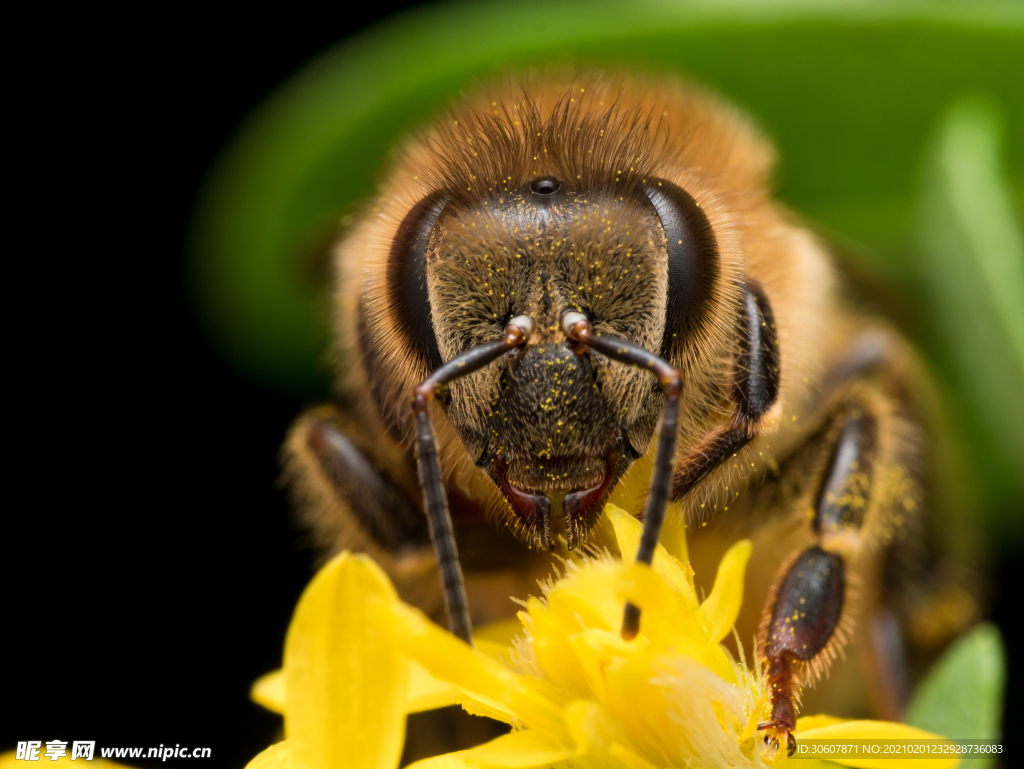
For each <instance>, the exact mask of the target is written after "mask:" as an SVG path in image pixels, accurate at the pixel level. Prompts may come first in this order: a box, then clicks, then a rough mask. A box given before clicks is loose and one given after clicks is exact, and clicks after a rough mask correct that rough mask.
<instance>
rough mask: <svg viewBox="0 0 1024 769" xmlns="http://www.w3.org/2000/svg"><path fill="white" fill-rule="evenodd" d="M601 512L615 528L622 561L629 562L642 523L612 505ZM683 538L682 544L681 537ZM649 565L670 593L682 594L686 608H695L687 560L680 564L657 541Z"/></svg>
mask: <svg viewBox="0 0 1024 769" xmlns="http://www.w3.org/2000/svg"><path fill="white" fill-rule="evenodd" d="M604 511H605V515H607V516H608V519H609V520H610V521H611V522H612V526H614V527H615V539H616V541H617V542H618V543H619V552H620V553H621V554H622V560H623V561H624V562H625V563H632V562H633V561H634V560H636V551H637V548H638V547H639V545H640V535H641V533H642V532H643V528H644V527H643V524H642V523H640V521H638V520H637V519H636V518H634V517H633V516H631V515H630V514H629V513H627V512H626V511H625V510H623V509H622V508H619V507H615V505H607V506H605V509H604ZM683 541H684V543H685V537H684V540H683ZM651 568H653V569H654V571H655V573H656V574H659V575H660V576H661V577H662V578H663V579H664V580H665V581H666V582H667V583H668V585H669V587H670V588H671V589H672V590H673V591H674V592H676V593H678V594H679V595H681V596H682V597H683V600H684V601H685V603H686V605H687V606H688V607H689V608H691V609H696V608H697V592H696V591H695V590H694V588H693V569H692V568H690V565H689V564H688V563H686V562H685V561H684V562H683V563H680V562H679V561H677V560H676V559H675V558H674V557H672V555H670V554H669V552H668V551H667V550H666V549H665V547H664V546H663V545H661V544H659V545H658V547H657V549H656V550H655V551H654V560H653V561H652V562H651Z"/></svg>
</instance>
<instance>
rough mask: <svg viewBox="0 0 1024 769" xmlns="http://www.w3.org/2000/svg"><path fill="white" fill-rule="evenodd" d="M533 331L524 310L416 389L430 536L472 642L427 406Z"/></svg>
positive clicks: (455, 614)
mask: <svg viewBox="0 0 1024 769" xmlns="http://www.w3.org/2000/svg"><path fill="white" fill-rule="evenodd" d="M532 333H533V321H532V320H531V319H530V318H529V317H527V316H525V315H518V316H516V317H515V318H512V320H510V321H509V323H508V325H507V326H506V327H505V334H504V336H503V337H502V338H501V339H495V340H494V341H491V342H485V343H484V344H481V345H477V346H476V347H471V348H470V349H468V350H465V351H464V352H461V353H459V354H458V355H456V356H455V357H454V358H452V359H451V360H450V361H448V362H447V363H445V364H444V365H442V366H441V367H440V368H438V369H436V370H435V371H434V372H433V373H432V374H431V375H430V376H428V377H427V378H426V379H425V380H423V382H421V383H420V384H419V385H417V386H416V389H415V390H414V391H413V392H414V395H413V411H414V412H415V413H416V457H417V459H418V462H417V465H418V470H419V477H420V486H421V487H422V488H423V504H424V506H425V507H426V509H427V521H428V522H429V524H430V539H431V540H432V541H433V543H434V557H435V559H436V560H437V569H438V571H439V572H440V574H441V587H442V589H443V590H444V603H445V608H446V609H447V611H448V627H449V629H450V630H451V632H452V635H455V636H457V637H459V638H461V639H462V640H463V641H465V642H466V643H468V644H470V645H472V643H473V623H472V622H471V621H470V618H469V603H468V601H467V600H466V585H465V582H464V580H463V577H462V567H461V566H460V565H459V551H458V549H457V548H456V546H455V534H454V533H453V531H452V518H451V514H450V513H449V512H448V497H447V496H446V495H445V491H444V481H443V479H442V477H441V465H440V462H439V461H438V458H437V441H436V440H435V438H434V430H433V428H432V427H431V425H430V417H429V415H428V414H427V406H428V405H429V403H430V401H431V400H433V398H434V395H435V394H436V393H437V388H438V387H441V386H443V385H446V384H448V383H449V382H451V381H453V380H455V379H459V378H460V377H464V376H466V375H467V374H472V373H473V372H474V371H479V370H480V369H482V368H483V367H484V366H486V365H488V364H489V363H492V362H494V361H495V360H497V359H498V358H500V357H501V356H502V355H504V354H505V353H506V352H510V351H512V350H514V349H516V348H518V347H521V346H522V345H524V344H526V342H527V340H528V339H529V338H530V334H532Z"/></svg>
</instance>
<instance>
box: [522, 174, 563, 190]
mask: <svg viewBox="0 0 1024 769" xmlns="http://www.w3.org/2000/svg"><path fill="white" fill-rule="evenodd" d="M560 189H562V182H561V181H559V180H558V179H556V178H555V177H554V176H538V177H537V178H536V179H534V180H533V181H531V182H530V192H532V193H533V194H534V195H554V194H555V193H556V192H558V191H559V190H560Z"/></svg>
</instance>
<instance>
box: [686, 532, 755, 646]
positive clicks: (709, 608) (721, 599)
mask: <svg viewBox="0 0 1024 769" xmlns="http://www.w3.org/2000/svg"><path fill="white" fill-rule="evenodd" d="M753 549H754V545H753V543H751V541H750V540H749V539H743V540H740V541H739V542H737V543H736V544H735V545H733V546H732V547H730V548H729V550H728V552H726V554H725V556H724V557H723V558H722V561H721V563H719V564H718V574H717V575H716V576H715V586H714V587H713V588H711V595H709V596H708V597H707V600H706V601H704V603H702V604H701V605H700V609H699V610H698V611H697V616H698V617H699V618H700V624H701V625H702V626H703V627H704V630H705V631H707V634H708V638H710V639H711V641H712V643H719V642H720V641H721V640H722V639H723V638H725V637H726V636H727V635H729V631H731V630H732V626H733V625H735V624H736V617H737V616H739V613H740V605H741V604H742V603H743V575H744V573H745V572H746V570H747V561H749V560H750V553H751V551H753Z"/></svg>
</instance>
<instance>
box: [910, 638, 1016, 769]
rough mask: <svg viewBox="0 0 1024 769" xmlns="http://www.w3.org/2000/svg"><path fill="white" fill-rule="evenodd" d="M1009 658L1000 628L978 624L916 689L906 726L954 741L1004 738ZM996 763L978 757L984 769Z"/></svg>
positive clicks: (977, 765) (979, 765) (975, 764)
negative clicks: (1003, 713) (1001, 736)
mask: <svg viewBox="0 0 1024 769" xmlns="http://www.w3.org/2000/svg"><path fill="white" fill-rule="evenodd" d="M1005 682H1006V654H1005V652H1004V650H1003V641H1002V638H1001V637H1000V635H999V630H998V629H997V628H996V626H995V625H990V624H988V623H984V624H981V625H978V627H976V628H975V629H974V630H973V631H971V633H970V634H969V635H967V636H965V637H963V638H961V639H960V640H958V641H957V642H956V643H954V644H953V646H951V647H950V649H949V650H948V651H947V652H946V653H945V654H944V655H943V656H942V659H940V660H939V661H938V663H936V665H935V667H934V668H933V669H932V671H931V672H930V673H929V674H928V677H927V678H925V680H924V681H922V682H921V684H920V685H919V686H918V687H917V691H916V692H915V693H914V697H913V700H912V701H911V703H910V706H909V708H908V709H907V717H906V722H907V723H908V724H910V725H911V726H916V727H918V728H920V729H926V730H928V731H930V732H933V733H934V734H940V735H942V736H943V737H948V738H950V739H952V740H995V739H999V737H1000V733H1001V724H1002V704H1003V688H1004V686H1005ZM992 763H993V761H990V760H984V759H976V760H972V761H971V762H970V766H972V767H977V768H978V769H982V768H983V767H985V766H990V765H991V764H992Z"/></svg>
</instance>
